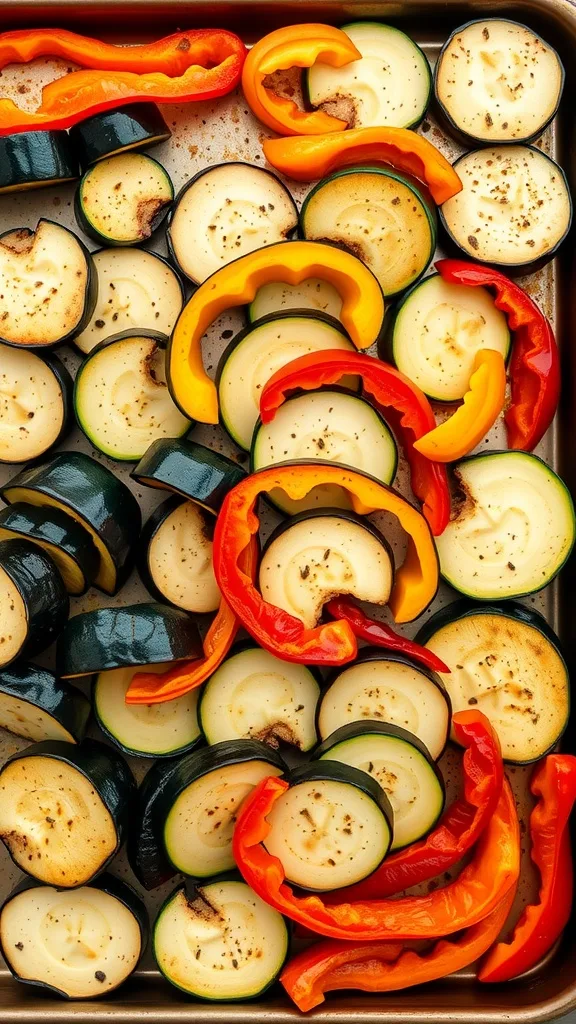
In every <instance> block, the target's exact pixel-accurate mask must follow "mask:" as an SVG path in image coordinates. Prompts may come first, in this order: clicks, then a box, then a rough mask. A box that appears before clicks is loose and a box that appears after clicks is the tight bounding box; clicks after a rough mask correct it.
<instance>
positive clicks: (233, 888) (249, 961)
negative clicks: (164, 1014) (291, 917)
mask: <svg viewBox="0 0 576 1024" xmlns="http://www.w3.org/2000/svg"><path fill="white" fill-rule="evenodd" d="M207 936H209V938H207ZM288 942H289V934H288V928H287V926H286V922H285V921H284V918H283V917H282V915H281V914H279V913H278V911H277V910H274V909H273V907H269V906H268V904H267V903H264V900H261V899H260V897H259V896H257V895H256V893H255V892H253V891H252V889H251V888H250V887H249V886H248V885H246V883H245V882H242V881H240V880H239V879H238V880H237V879H228V878H225V879H217V880H216V881H214V882H209V883H208V884H207V885H202V886H195V887H190V888H189V887H187V886H183V885H182V886H180V887H179V888H178V889H176V891H175V892H173V893H172V894H171V895H170V896H169V897H168V899H167V900H166V902H165V903H164V905H163V906H162V908H161V909H160V912H159V914H158V917H157V919H156V923H155V925H154V931H153V947H154V957H155V959H156V963H157V964H158V967H159V968H160V970H161V971H162V974H163V975H164V977H165V978H166V979H167V981H169V982H170V983H171V984H172V985H174V986H175V987H176V988H179V989H181V990H182V991H183V992H186V993H188V995H191V996H194V997H195V998H196V999H205V1000H210V1001H212V1000H217V1001H218V1002H238V1001H239V1000H242V999H254V998H255V997H256V996H260V995H262V993H263V992H265V991H266V989H267V988H268V987H269V986H270V985H272V983H273V982H274V981H275V980H276V978H277V977H278V975H279V973H280V971H281V969H282V966H283V964H284V961H285V959H286V957H287V955H288Z"/></svg>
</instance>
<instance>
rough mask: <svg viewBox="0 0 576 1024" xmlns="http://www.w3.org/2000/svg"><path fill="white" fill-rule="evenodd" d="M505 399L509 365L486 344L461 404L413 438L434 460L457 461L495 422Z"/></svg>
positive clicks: (477, 442)
mask: <svg viewBox="0 0 576 1024" xmlns="http://www.w3.org/2000/svg"><path fill="white" fill-rule="evenodd" d="M505 399H506V365H505V363H504V359H503V358H502V354H501V353H500V352H495V351H494V350H493V349H489V348H483V349H480V351H479V352H477V353H476V357H475V359H474V369H473V371H472V375H471V377H470V382H469V384H468V391H467V392H466V394H465V395H464V399H463V402H462V405H460V406H459V407H458V409H457V410H456V412H455V413H453V415H452V416H450V417H449V418H448V419H447V420H444V422H443V423H440V424H439V425H438V426H437V427H435V428H434V430H431V431H430V433H428V434H424V436H423V437H420V438H419V439H418V440H417V441H415V442H414V447H415V449H416V451H417V452H420V454H421V455H425V456H426V458H427V459H432V460H433V461H434V462H454V461H455V460H456V459H461V458H462V457H463V456H464V455H468V454H469V453H470V452H471V451H472V449H473V448H475V447H476V445H477V444H480V441H482V439H483V438H484V437H486V434H487V433H488V431H489V430H490V429H491V427H493V426H494V424H495V422H496V420H497V419H498V416H499V415H500V413H501V412H502V410H503V408H504V401H505Z"/></svg>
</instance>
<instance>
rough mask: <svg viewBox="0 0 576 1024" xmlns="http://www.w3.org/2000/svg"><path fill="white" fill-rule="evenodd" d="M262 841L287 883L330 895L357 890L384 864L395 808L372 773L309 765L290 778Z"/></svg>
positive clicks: (338, 765) (333, 762)
mask: <svg viewBox="0 0 576 1024" xmlns="http://www.w3.org/2000/svg"><path fill="white" fill-rule="evenodd" d="M288 781H289V782H290V789H287V790H286V792H285V793H283V794H282V796H281V797H280V799H279V800H277V801H276V803H275V804H274V807H273V808H272V810H271V812H270V814H268V816H267V819H266V820H267V822H268V825H269V826H270V828H269V831H268V833H267V835H266V837H265V839H264V840H263V843H264V846H265V847H266V849H267V850H268V853H271V854H272V856H274V857H278V859H279V860H280V862H281V864H282V867H283V869H284V871H285V872H286V878H287V879H288V881H290V882H293V883H294V884H295V885H299V886H301V887H302V888H305V889H313V890H316V891H320V892H327V891H330V890H332V889H341V888H342V887H343V886H346V885H353V884H354V883H355V882H360V881H361V880H362V879H363V878H366V877H367V876H368V875H371V874H372V872H373V871H375V870H376V868H377V867H378V866H379V864H381V863H382V861H383V860H384V857H385V856H386V854H387V853H388V850H389V849H390V846H391V842H392V831H393V828H395V825H394V823H393V822H394V815H393V811H392V807H391V805H390V802H389V800H388V797H387V796H386V793H385V792H384V790H383V789H382V788H381V786H380V785H379V783H378V782H377V781H376V780H375V779H374V778H372V777H371V776H370V775H369V774H368V773H367V772H365V771H359V770H358V769H357V768H354V767H349V766H348V765H344V764H341V763H339V762H338V761H337V760H336V759H333V760H331V761H324V762H322V763H321V764H320V763H315V764H305V765H301V766H300V767H299V768H295V769H294V771H292V772H291V773H290V775H289V777H288Z"/></svg>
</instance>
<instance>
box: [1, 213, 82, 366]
mask: <svg viewBox="0 0 576 1024" xmlns="http://www.w3.org/2000/svg"><path fill="white" fill-rule="evenodd" d="M0 280H1V281H2V294H1V296H0V342H4V344H6V345H15V346H17V347H18V346H22V347H23V348H45V347H46V346H49V345H58V344H60V342H64V341H70V340H71V339H72V338H73V337H74V335H76V334H79V333H80V332H81V331H83V330H84V328H85V327H86V324H87V323H88V321H89V320H90V317H91V316H92V312H93V309H94V306H95V304H96V295H97V292H98V282H97V280H96V273H95V271H94V265H93V263H92V257H91V256H90V253H89V252H88V250H87V248H86V246H85V245H84V244H83V242H81V241H80V239H79V238H78V237H77V236H76V235H75V234H74V233H73V232H72V231H69V229H68V228H65V227H62V225H61V224H55V223H54V221H51V220H39V221H38V224H37V226H36V230H35V231H32V230H31V228H14V229H13V230H11V231H6V232H5V233H4V234H3V235H0Z"/></svg>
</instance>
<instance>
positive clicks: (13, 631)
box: [0, 540, 70, 667]
mask: <svg viewBox="0 0 576 1024" xmlns="http://www.w3.org/2000/svg"><path fill="white" fill-rule="evenodd" d="M69 610H70V603H69V600H68V594H67V593H66V589H65V587H64V583H63V582H62V577H61V576H60V573H59V572H58V569H57V568H56V566H55V565H54V562H53V561H52V559H51V558H48V556H47V555H45V554H44V552H43V551H41V550H40V549H39V548H38V547H37V546H36V545H35V544H31V543H30V542H29V541H27V540H0V667H3V666H4V665H9V664H10V662H11V661H14V660H15V659H16V658H30V657H32V655H34V654H38V652H39V651H43V650H45V649H46V647H49V646H50V644H51V643H52V642H53V641H54V640H55V639H56V637H57V636H58V635H59V633H60V632H61V631H62V629H64V626H65V625H66V622H67V620H68V613H69Z"/></svg>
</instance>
